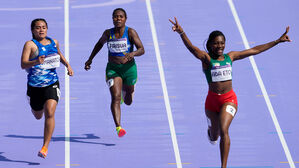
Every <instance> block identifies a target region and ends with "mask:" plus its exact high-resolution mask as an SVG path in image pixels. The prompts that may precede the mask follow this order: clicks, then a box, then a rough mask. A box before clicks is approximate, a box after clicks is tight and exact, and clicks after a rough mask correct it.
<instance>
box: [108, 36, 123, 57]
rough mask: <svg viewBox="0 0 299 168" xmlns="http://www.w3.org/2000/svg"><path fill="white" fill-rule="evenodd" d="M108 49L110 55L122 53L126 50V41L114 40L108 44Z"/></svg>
mask: <svg viewBox="0 0 299 168" xmlns="http://www.w3.org/2000/svg"><path fill="white" fill-rule="evenodd" d="M108 49H109V51H110V52H111V53H122V52H126V51H127V50H128V45H127V39H126V38H122V39H115V40H111V41H109V42H108Z"/></svg>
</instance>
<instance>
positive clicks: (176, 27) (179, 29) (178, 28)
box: [169, 17, 184, 34]
mask: <svg viewBox="0 0 299 168" xmlns="http://www.w3.org/2000/svg"><path fill="white" fill-rule="evenodd" d="M169 21H170V22H171V23H172V24H173V26H172V30H173V31H176V32H178V33H179V34H182V33H184V30H183V28H182V27H181V25H179V22H178V20H177V19H176V17H174V21H175V22H174V21H172V20H171V19H169Z"/></svg>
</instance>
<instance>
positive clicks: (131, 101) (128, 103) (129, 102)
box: [124, 99, 133, 106]
mask: <svg viewBox="0 0 299 168" xmlns="http://www.w3.org/2000/svg"><path fill="white" fill-rule="evenodd" d="M124 102H125V104H126V105H128V106H130V105H131V104H132V103H133V100H132V99H125V101H124Z"/></svg>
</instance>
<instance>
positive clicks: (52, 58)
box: [40, 53, 60, 69]
mask: <svg viewBox="0 0 299 168" xmlns="http://www.w3.org/2000/svg"><path fill="white" fill-rule="evenodd" d="M59 66H60V55H59V54H57V53H55V54H50V55H47V56H46V58H45V60H44V63H42V64H40V67H41V68H42V69H52V68H57V67H59Z"/></svg>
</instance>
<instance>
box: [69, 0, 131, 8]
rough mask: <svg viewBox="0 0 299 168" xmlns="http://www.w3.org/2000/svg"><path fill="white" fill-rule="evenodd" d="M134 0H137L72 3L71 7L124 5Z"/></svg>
mask: <svg viewBox="0 0 299 168" xmlns="http://www.w3.org/2000/svg"><path fill="white" fill-rule="evenodd" d="M134 1H136V0H111V1H108V2H102V3H95V4H87V5H72V7H71V8H96V7H102V6H111V5H122V4H127V3H132V2H134Z"/></svg>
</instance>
